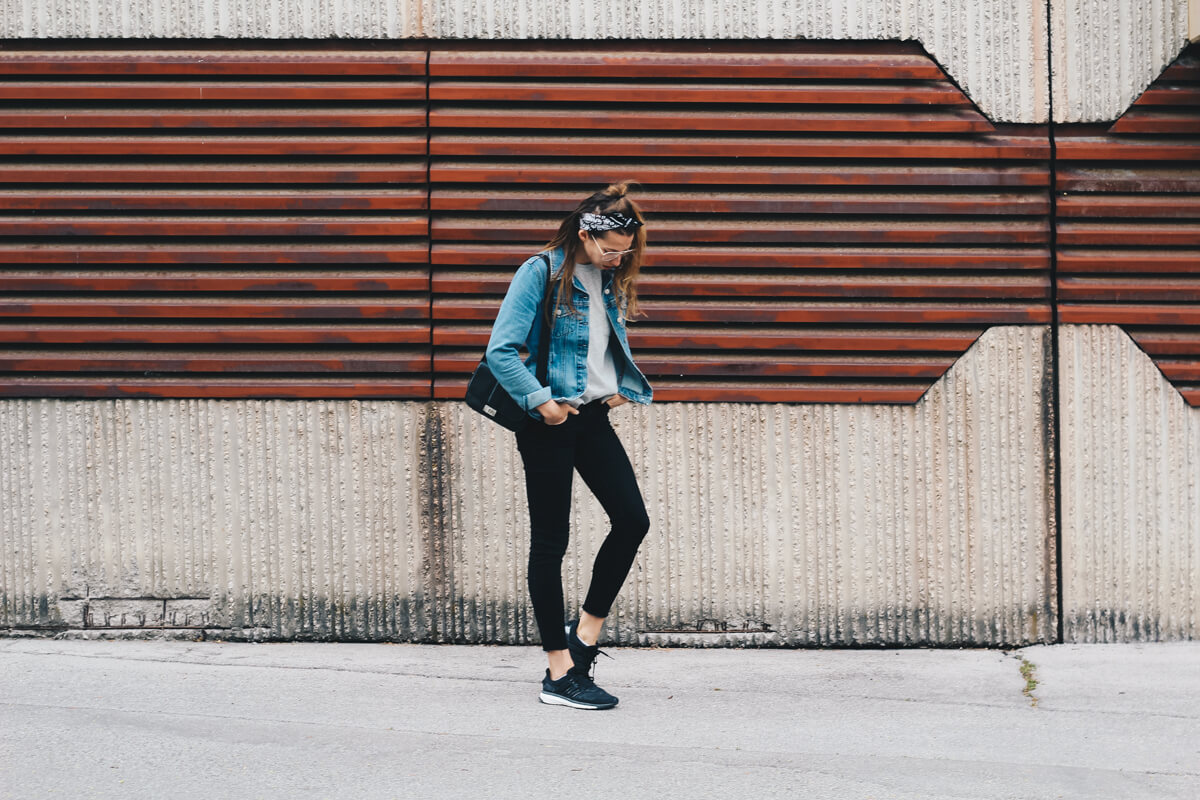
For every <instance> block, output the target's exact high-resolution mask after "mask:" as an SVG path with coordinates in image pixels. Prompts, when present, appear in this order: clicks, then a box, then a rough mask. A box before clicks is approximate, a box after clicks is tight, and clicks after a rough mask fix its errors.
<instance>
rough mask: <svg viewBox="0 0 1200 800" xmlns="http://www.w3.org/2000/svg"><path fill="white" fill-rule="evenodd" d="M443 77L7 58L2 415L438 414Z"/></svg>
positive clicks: (136, 55) (174, 53)
mask: <svg viewBox="0 0 1200 800" xmlns="http://www.w3.org/2000/svg"><path fill="white" fill-rule="evenodd" d="M425 60H426V54H425V51H424V50H423V49H405V48H404V47H395V46H393V47H389V48H387V49H382V48H376V47H363V46H359V47H357V48H355V49H353V50H348V49H340V48H338V47H336V46H335V47H326V46H316V45H307V46H293V47H286V48H275V49H263V48H257V47H251V48H241V47H235V46H229V45H216V46H209V47H204V48H195V47H188V48H180V47H178V46H175V47H172V48H167V49H165V50H164V49H151V48H150V47H148V46H144V45H143V46H141V47H138V48H129V47H121V48H119V49H118V48H95V47H93V48H88V49H86V50H84V49H80V50H61V49H59V50H44V51H37V50H11V49H10V50H7V51H0V158H3V159H4V160H5V162H6V163H5V166H4V168H3V169H0V215H2V216H0V293H2V297H0V343H3V344H4V345H5V346H6V348H7V349H6V350H5V352H3V353H0V395H9V396H14V395H15V396H67V397H71V396H74V397H96V396H109V397H112V396H137V395H143V396H162V397H247V396H249V397H254V396H258V397H262V396H272V397H371V396H377V397H418V398H419V397H428V396H429V391H430V384H431V382H430V376H429V359H430V346H429V295H428V290H429V275H428V268H427V266H426V264H427V261H428V247H429V245H428V239H427V237H428V226H429V221H428V216H427V214H426V206H427V195H428V191H427V187H426V185H425V181H426V175H427V168H426V156H425V150H426V133H425V117H426V109H425V92H426V87H425V79H424V73H425Z"/></svg>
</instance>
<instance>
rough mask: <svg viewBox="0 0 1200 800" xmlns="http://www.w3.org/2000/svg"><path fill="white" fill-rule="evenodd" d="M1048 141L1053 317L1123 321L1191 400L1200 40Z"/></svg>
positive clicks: (1197, 328) (1198, 323)
mask: <svg viewBox="0 0 1200 800" xmlns="http://www.w3.org/2000/svg"><path fill="white" fill-rule="evenodd" d="M1055 143H1056V146H1057V151H1056V152H1057V156H1056V165H1055V166H1056V189H1057V191H1058V192H1059V196H1058V198H1057V201H1056V213H1055V217H1056V225H1057V242H1058V245H1059V247H1058V250H1057V253H1056V258H1057V283H1058V299H1059V314H1058V316H1059V321H1061V322H1064V323H1075V324H1078V323H1096V324H1100V323H1112V324H1119V325H1122V326H1123V327H1124V328H1125V330H1126V331H1127V332H1128V333H1129V334H1130V335H1131V336H1132V337H1133V340H1134V341H1135V342H1137V344H1138V346H1139V347H1141V348H1142V349H1143V350H1145V351H1146V352H1147V353H1148V354H1149V355H1150V356H1151V357H1152V358H1153V359H1154V362H1155V364H1157V365H1158V368H1159V369H1160V370H1162V372H1163V374H1164V375H1165V376H1166V377H1167V378H1168V379H1169V380H1170V381H1171V382H1172V383H1173V384H1174V385H1175V386H1176V387H1177V388H1178V389H1179V391H1180V392H1181V393H1182V394H1183V397H1184V399H1185V400H1186V401H1187V402H1188V403H1189V404H1190V405H1192V406H1200V45H1192V46H1191V47H1189V48H1188V49H1187V50H1186V51H1185V52H1184V54H1183V55H1182V56H1180V58H1179V59H1178V60H1176V61H1175V63H1173V64H1172V65H1171V66H1170V67H1168V68H1167V70H1166V71H1164V72H1163V74H1162V75H1161V76H1160V77H1159V78H1158V80H1156V81H1155V82H1154V83H1153V84H1152V85H1151V86H1150V88H1149V89H1147V90H1146V92H1145V93H1144V94H1143V95H1142V96H1141V97H1139V98H1138V100H1137V102H1136V103H1134V104H1133V106H1131V107H1130V108H1129V110H1127V111H1126V112H1125V113H1124V114H1122V115H1121V118H1120V119H1118V120H1117V121H1116V122H1114V123H1112V124H1111V125H1057V126H1055Z"/></svg>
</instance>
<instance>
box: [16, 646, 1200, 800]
mask: <svg viewBox="0 0 1200 800" xmlns="http://www.w3.org/2000/svg"><path fill="white" fill-rule="evenodd" d="M608 652H609V653H611V654H612V655H613V656H614V658H613V659H611V660H609V659H605V658H603V657H601V658H600V659H599V664H598V667H597V671H596V678H597V682H598V683H599V684H600V685H601V686H603V687H604V688H605V689H607V690H609V691H611V692H612V693H613V694H615V695H617V696H618V697H619V698H620V704H619V705H618V706H617V708H615V709H613V710H611V711H578V710H574V709H568V708H563V707H552V706H546V705H542V704H540V703H539V702H538V700H537V696H538V691H539V688H540V678H541V675H542V671H543V669H544V658H543V656H542V654H541V651H540V649H538V648H536V647H491V646H437V645H408V644H337V643H330V644H322V643H260V644H250V643H222V642H190V641H169V640H151V641H145V640H134V641H120V640H117V641H89V640H80V639H49V638H36V637H32V638H5V639H0V691H2V694H0V698H2V700H0V709H2V711H0V714H2V719H0V797H3V798H14V799H19V800H39V799H40V798H53V799H55V800H57V798H123V799H124V800H128V799H129V798H154V799H155V800H168V799H169V800H188V799H190V798H204V800H214V799H216V798H236V799H237V800H253V799H254V798H272V799H273V798H289V800H291V799H293V798H355V800H363V799H371V798H422V799H423V800H424V799H426V798H526V797H531V798H554V797H563V798H571V800H584V799H585V798H608V800H641V798H652V799H653V800H660V799H663V798H676V797H680V798H722V800H735V798H736V799H740V798H741V797H752V798H756V799H757V798H776V797H779V798H837V799H838V800H842V799H843V798H853V799H854V800H868V799H874V800H884V799H885V798H888V799H890V798H904V799H905V800H907V799H908V798H913V799H914V800H916V799H917V798H920V800H939V799H940V798H972V799H974V798H981V799H982V798H988V799H989V800H990V799H991V798H1014V799H1016V798H1019V799H1020V800H1031V799H1034V798H1081V799H1083V798H1086V799H1087V800H1104V799H1106V798H1129V799H1130V800H1154V799H1155V798H1178V799H1179V800H1197V798H1200V642H1185V643H1164V644H1104V645H1048V646H1036V647H1027V648H1022V649H1016V650H1007V651H1005V650H990V649H899V650H882V649H865V650H859V649H827V650H819V649H806V650H749V649H743V650H739V649H725V650H711V649H709V650H706V649H660V648H626V649H621V648H616V649H611V650H608ZM1035 683H1036V685H1035Z"/></svg>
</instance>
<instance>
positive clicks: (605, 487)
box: [575, 409, 650, 644]
mask: <svg viewBox="0 0 1200 800" xmlns="http://www.w3.org/2000/svg"><path fill="white" fill-rule="evenodd" d="M582 422H583V425H582V426H581V431H580V434H579V440H578V446H577V447H576V448H575V469H577V470H579V476H580V477H581V478H583V480H584V482H585V483H586V484H587V486H588V488H589V489H591V491H592V493H593V494H595V495H596V499H597V500H599V501H600V505H601V506H603V507H604V511H605V513H607V514H608V518H609V521H610V522H611V524H612V527H611V529H610V530H609V533H608V536H607V537H605V539H604V542H603V544H601V545H600V550H599V551H598V552H597V553H596V561H595V564H594V565H593V567H592V581H591V585H590V586H589V588H588V593H587V598H586V599H585V600H584V602H583V611H584V613H583V614H581V615H580V620H579V626H578V628H577V629H576V632H577V635H578V636H579V638H580V639H581V640H583V641H584V642H586V643H588V644H593V643H595V642H596V641H597V639H598V638H599V635H600V627H601V626H602V625H603V624H604V618H605V617H607V616H608V612H609V610H610V609H611V608H612V604H613V601H614V600H615V599H616V597H617V593H618V592H619V591H620V590H621V585H622V584H623V583H624V582H625V578H626V577H627V576H628V575H629V570H630V569H631V568H632V567H633V560H634V558H635V557H636V556H637V550H638V546H639V545H640V544H641V543H642V539H644V538H645V536H646V532H647V531H649V530H650V518H649V516H648V515H647V514H646V505H645V503H644V502H643V501H642V494H641V491H640V490H639V489H638V484H637V476H636V475H635V474H634V472H633V466H632V465H631V464H630V463H629V456H628V455H627V454H626V452H625V448H624V446H623V445H622V444H621V440H620V439H619V438H618V437H617V434H616V431H614V430H613V429H612V425H610V424H609V421H608V411H607V409H604V411H603V413H600V414H597V415H596V416H595V417H594V418H591V419H584V420H582ZM589 423H590V424H589Z"/></svg>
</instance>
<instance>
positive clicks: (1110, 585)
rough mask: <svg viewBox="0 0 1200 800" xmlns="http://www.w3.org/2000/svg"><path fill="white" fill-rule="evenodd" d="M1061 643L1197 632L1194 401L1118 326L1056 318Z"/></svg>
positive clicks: (1199, 489)
mask: <svg viewBox="0 0 1200 800" xmlns="http://www.w3.org/2000/svg"><path fill="white" fill-rule="evenodd" d="M1059 343H1060V351H1059V365H1060V371H1061V403H1062V431H1061V432H1062V519H1063V532H1062V533H1063V542H1062V554H1063V607H1064V608H1063V613H1064V617H1063V623H1064V631H1063V633H1064V638H1065V639H1066V641H1076V642H1094V641H1104V642H1110V641H1133V640H1137V641H1158V640H1167V639H1195V638H1197V637H1198V636H1200V408H1191V407H1190V406H1188V405H1187V404H1186V403H1185V402H1184V400H1183V398H1182V397H1181V396H1180V394H1179V392H1178V391H1177V390H1176V389H1175V388H1174V387H1173V386H1171V384H1170V383H1169V382H1168V381H1167V380H1166V378H1164V377H1163V375H1162V373H1161V372H1160V371H1159V370H1158V368H1157V367H1156V366H1155V365H1154V362H1153V361H1151V360H1150V357H1149V356H1147V355H1146V354H1145V353H1144V352H1142V350H1141V349H1140V348H1138V346H1137V345H1136V344H1134V342H1133V340H1132V339H1130V338H1129V336H1128V335H1127V334H1126V333H1125V332H1124V331H1122V330H1121V329H1120V328H1119V327H1117V326H1115V325H1063V326H1062V327H1061V328H1060V333H1059Z"/></svg>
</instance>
